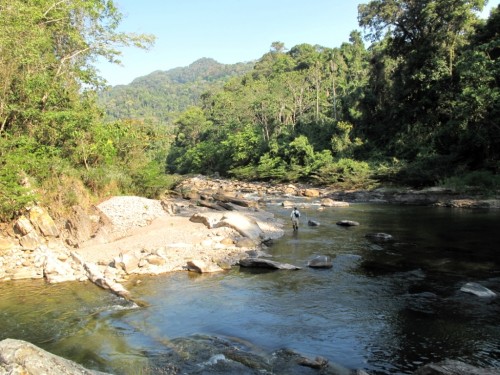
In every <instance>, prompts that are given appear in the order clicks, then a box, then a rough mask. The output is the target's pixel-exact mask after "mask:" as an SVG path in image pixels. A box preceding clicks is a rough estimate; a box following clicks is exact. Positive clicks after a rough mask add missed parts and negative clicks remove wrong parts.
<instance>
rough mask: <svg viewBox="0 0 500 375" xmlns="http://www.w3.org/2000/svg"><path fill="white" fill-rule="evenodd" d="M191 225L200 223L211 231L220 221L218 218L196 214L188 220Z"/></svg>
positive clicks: (201, 213)
mask: <svg viewBox="0 0 500 375" xmlns="http://www.w3.org/2000/svg"><path fill="white" fill-rule="evenodd" d="M189 221H191V222H193V223H201V224H203V225H205V226H206V227H207V228H208V229H213V228H215V227H216V225H217V224H218V223H219V221H220V216H214V215H209V214H207V213H203V212H197V213H195V214H194V215H192V216H191V217H190V218H189Z"/></svg>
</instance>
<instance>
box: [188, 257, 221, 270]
mask: <svg viewBox="0 0 500 375" xmlns="http://www.w3.org/2000/svg"><path fill="white" fill-rule="evenodd" d="M187 269H188V271H194V272H198V273H212V272H220V271H224V270H223V269H222V268H221V267H219V266H218V265H217V264H215V263H212V262H206V261H204V260H201V259H195V260H190V261H188V262H187Z"/></svg>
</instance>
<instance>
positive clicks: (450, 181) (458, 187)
mask: <svg viewBox="0 0 500 375" xmlns="http://www.w3.org/2000/svg"><path fill="white" fill-rule="evenodd" d="M439 185H440V186H443V187H447V188H451V189H453V190H455V191H457V192H461V193H484V194H491V193H496V192H497V191H498V189H499V188H500V176H498V175H496V174H494V173H492V172H490V171H484V170H483V171H472V172H468V173H464V174H461V175H457V176H452V177H448V178H444V179H443V180H441V181H440V182H439Z"/></svg>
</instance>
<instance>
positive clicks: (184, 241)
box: [0, 178, 494, 374]
mask: <svg viewBox="0 0 500 375" xmlns="http://www.w3.org/2000/svg"><path fill="white" fill-rule="evenodd" d="M303 197H310V199H304V198H303ZM332 197H335V196H334V195H332V193H331V192H327V190H326V189H325V190H322V189H311V188H309V187H303V186H296V185H283V186H275V185H271V184H269V185H268V184H253V185H247V184H243V183H239V182H234V181H224V180H209V179H204V178H194V179H191V180H189V181H187V182H186V184H185V185H183V186H181V187H179V190H178V191H176V192H175V193H173V194H172V195H171V196H170V197H168V198H165V199H163V200H148V199H145V198H141V197H113V198H110V199H108V200H106V201H104V202H101V203H100V204H98V205H96V207H95V212H93V215H88V214H86V215H80V225H79V226H77V225H76V223H77V222H76V219H75V220H74V221H71V223H72V225H74V229H73V230H72V234H73V237H69V236H68V233H67V232H65V231H64V230H63V229H61V228H63V227H62V226H61V225H60V224H59V223H57V224H56V222H54V223H53V224H55V225H56V229H57V230H58V231H59V232H55V231H54V235H52V236H51V235H50V231H49V230H48V228H50V227H51V226H50V225H47V222H45V225H42V224H41V222H38V221H36V215H33V217H31V215H30V216H29V217H28V218H27V219H28V220H29V221H30V223H31V224H30V225H31V226H32V227H33V228H34V230H35V231H36V233H39V231H40V228H44V233H45V234H44V235H43V240H44V241H46V242H44V243H43V244H41V245H38V248H37V249H35V250H23V253H25V254H26V255H29V254H31V256H35V255H36V256H40V257H41V256H42V254H43V252H42V249H44V248H45V250H46V251H47V252H46V253H45V254H46V256H48V250H47V249H49V250H50V251H53V250H54V249H55V248H56V246H55V245H56V244H57V243H59V245H61V243H62V245H64V247H65V249H66V250H64V249H61V251H60V252H59V253H58V255H57V258H56V259H57V260H58V261H59V262H61V263H57V264H59V265H60V264H72V265H74V267H75V268H77V269H81V268H80V266H79V265H78V264H79V263H76V262H74V261H73V259H74V257H80V259H81V261H82V262H83V263H84V264H87V267H88V268H89V267H90V265H91V264H93V265H95V266H96V267H97V269H98V270H100V274H101V275H103V276H105V277H107V279H108V280H115V281H117V282H120V281H121V280H122V279H126V278H127V277H128V275H133V274H139V273H141V272H144V273H148V274H149V273H154V272H156V271H158V272H170V271H161V270H168V269H170V270H171V271H172V270H179V271H188V270H190V269H189V264H193V261H196V260H204V263H205V265H209V264H213V263H215V264H217V265H218V266H219V267H220V268H219V269H216V270H220V269H224V267H230V266H231V265H230V263H231V262H233V261H234V260H236V259H238V257H239V256H249V255H254V254H255V253H256V252H257V251H258V250H259V247H258V246H257V244H260V245H261V246H262V249H264V250H265V246H266V243H265V242H263V241H262V240H264V239H265V237H266V235H265V234H266V233H273V230H275V232H274V233H275V235H277V236H279V235H280V233H282V232H280V230H281V231H282V230H283V228H285V229H286V226H284V225H289V224H288V223H280V222H279V221H278V220H276V218H274V217H272V216H271V215H269V213H268V212H266V202H270V203H271V204H273V205H276V204H279V205H282V206H283V207H288V204H293V202H297V201H299V202H307V203H305V204H304V208H306V207H307V209H306V211H307V210H310V211H312V210H316V209H317V210H321V211H322V212H319V211H318V214H326V213H328V211H329V209H328V208H327V205H332V206H333V205H336V204H337V205H349V204H350V202H348V201H347V198H346V199H345V200H343V201H340V200H339V201H336V200H334V199H333V198H332ZM311 202H314V204H312V205H311V204H310V203H311ZM236 203H238V204H236ZM379 203H381V202H379ZM383 203H388V202H383ZM230 208H231V209H230ZM353 208H355V207H353ZM377 209H378V207H377ZM452 210H454V208H453V209H452ZM459 210H462V209H459ZM279 211H283V210H282V208H279ZM338 211H343V210H336V209H334V212H338ZM439 211H440V212H443V211H445V212H447V210H439ZM34 212H36V210H35V211H34ZM39 213H40V212H39ZM231 217H232V218H235V217H239V218H241V217H244V218H247V219H249V221H245V222H246V223H247V226H248V227H247V228H246V230H244V229H245V228H242V227H239V228H240V231H238V230H237V229H235V228H237V227H235V226H229V223H230V222H229V221H226V220H228V219H230V218H231ZM85 218H87V219H88V220H86V219H85ZM223 218H225V219H223ZM355 219H357V218H355ZM31 220H33V221H31ZM223 221H225V222H224V223H222V222H223ZM85 222H87V224H88V225H84V224H85ZM360 222H361V220H360ZM36 223H38V224H36ZM232 223H234V222H232ZM322 223H323V224H325V225H321V226H320V227H319V228H304V231H303V232H301V235H302V234H305V233H306V232H307V231H308V230H309V231H311V230H312V231H314V232H315V233H316V231H317V230H318V229H320V230H321V229H323V228H327V227H328V226H327V225H326V224H327V222H326V221H325V222H322ZM254 224H257V226H258V227H259V229H260V232H252V231H249V230H248V229H249V228H251V229H257V228H256V227H255V225H254ZM364 224H367V223H364V222H362V226H361V228H364ZM266 225H267V226H268V227H266ZM19 226H21V224H19ZM77 227H78V231H77V230H76V228H77ZM270 228H273V229H272V230H271V229H270ZM18 229H19V228H18ZM25 229H26V228H25ZM90 229H92V231H90ZM87 230H88V231H89V232H90V233H92V236H90V237H89V238H87V239H84V238H85V236H84V232H85V231H87ZM341 230H342V231H343V232H346V233H347V232H348V233H352V232H353V231H352V230H350V229H349V230H344V229H341ZM56 233H57V235H58V236H59V237H56V236H55V234H56ZM388 233H390V232H388ZM255 234H257V236H254V235H255ZM260 234H262V237H261V236H260ZM77 235H78V236H79V238H80V240H79V242H76V238H77ZM22 237H23V236H21V235H19V237H18V241H21V238H22ZM32 237H33V235H32ZM40 237H42V235H40ZM251 238H254V239H257V238H258V239H259V241H257V242H253V241H252V240H251ZM248 239H250V241H251V242H248V241H247V240H248ZM302 239H303V240H304V239H305V238H304V237H302ZM24 240H26V238H24ZM71 241H75V242H72V243H77V245H76V246H70V245H69V242H71ZM281 242H282V241H280V243H281ZM342 242H345V241H342ZM19 243H20V242H19ZM23 244H27V241H23ZM302 244H303V242H302V241H301V246H302ZM62 245H61V246H62ZM275 245H278V244H275ZM400 245H401V244H400ZM401 246H404V244H403V245H401ZM439 248H440V249H441V247H439ZM380 251H381V250H380V249H379V250H375V251H374V252H372V253H371V254H379V253H380ZM286 252H287V253H288V249H287V250H286ZM393 252H394V248H393V249H392V250H391V252H390V253H391V258H390V259H389V260H394V259H395V258H394V254H393ZM273 254H275V252H273ZM349 254H351V253H350V252H349ZM52 257H53V256H52ZM228 259H230V260H229V261H228ZM231 259H232V260H231ZM303 259H305V257H303ZM344 259H346V258H344ZM348 259H351V258H348ZM340 260H342V258H340ZM2 261H3V260H2ZM176 262H177V263H176ZM198 264H199V265H201V264H200V263H198ZM339 264H341V263H339ZM391 264H392V263H391ZM27 265H29V263H28V261H26V264H25V265H24V266H23V264H22V262H21V263H20V266H23V267H25V266H27ZM48 265H50V262H48V261H47V262H46V263H44V264H43V271H42V277H45V278H46V279H47V281H49V282H52V281H50V280H53V277H54V275H55V273H50V272H49V271H50V269H49V268H48V267H47V266H48ZM221 266H222V267H221ZM16 267H17V266H16ZM69 268H70V269H69V270H67V271H68V274H70V272H73V274H76V273H77V272H76V270H71V269H72V266H71V267H69ZM90 268H91V267H90ZM114 269H116V270H117V271H115V270H114ZM146 270H148V271H147V272H146ZM191 270H193V271H195V270H194V269H191ZM153 271H154V272H153ZM338 271H339V270H338V269H337V270H336V272H334V273H332V275H333V274H335V275H336V274H337V273H338ZM82 272H86V270H85V268H84V267H83V271H82ZM113 272H114V273H113ZM196 272H199V270H196ZM304 272H305V271H304ZM242 273H244V271H243V272H242ZM301 273H302V271H301ZM296 274H297V275H299V272H297V273H296ZM317 274H319V275H327V273H325V272H322V273H319V272H318V273H317ZM81 275H82V277H84V276H86V275H85V274H84V273H82V274H81ZM257 275H259V276H256V277H255V278H253V279H252V281H251V284H255V283H257V282H259V281H260V280H262V279H263V278H264V277H262V276H264V275H260V274H257ZM282 275H283V273H281V272H280V273H279V276H282ZM419 275H420V274H419V273H417V274H416V276H415V275H414V274H410V276H411V277H420V276H419ZM174 276H175V275H174ZM179 276H182V275H179ZM216 277H217V276H216ZM221 277H224V279H226V277H225V275H224V276H221ZM139 279H142V281H143V282H142V283H138V284H135V281H136V280H139ZM196 279H198V280H207V281H208V280H209V279H214V278H213V277H209V278H205V277H202V278H198V277H196ZM403 279H404V280H406V277H403ZM82 280H83V279H82ZM87 280H88V278H87ZM155 280H157V279H155ZM132 281H133V283H134V288H132V287H131V290H135V291H136V292H137V295H138V297H139V298H140V297H141V295H142V296H145V294H144V293H142V292H143V291H144V290H143V289H141V288H142V287H143V285H145V284H146V282H145V281H146V279H145V278H141V277H136V276H134V277H133V278H131V279H130V282H129V283H124V285H132ZM94 282H96V283H100V282H102V279H96V280H95V281H94ZM348 284H350V285H351V284H352V279H349V281H348ZM5 285H6V286H7V285H9V284H5ZM285 285H288V284H287V283H285ZM328 285H331V284H328ZM365 285H368V284H363V286H362V287H361V288H360V290H363V291H364V290H365ZM338 287H339V284H338V283H335V288H338ZM84 288H85V289H86V290H87V287H86V286H85V287H84ZM226 288H228V285H226ZM58 289H59V288H58ZM61 289H63V288H61ZM178 289H182V293H186V294H188V293H187V292H186V291H184V289H183V288H182V287H181V288H178ZM88 290H92V289H91V288H89V289H88ZM209 290H210V291H211V292H212V291H215V290H216V288H209ZM319 290H321V288H319ZM419 290H420V289H419ZM139 291H140V292H139ZM211 292H210V293H211ZM243 295H244V293H243ZM346 295H347V296H349V295H350V294H349V293H346ZM419 297H420V294H418V293H417V294H416V295H415V296H413V295H408V296H407V297H405V298H411V299H412V300H413V298H419ZM423 297H425V295H423ZM155 298H156V297H155ZM179 298H180V297H179ZM337 298H338V296H337ZM158 299H162V298H158ZM176 299H177V298H176ZM348 299H349V300H352V298H350V297H349V298H348ZM223 300H224V301H226V300H227V299H226V298H224V299H223ZM318 300H324V299H322V298H319V299H318ZM434 301H436V300H435V299H434V298H433V299H432V300H431V302H432V303H434ZM234 302H235V301H233V304H234ZM261 302H262V301H261ZM449 302H450V301H448V302H445V301H442V302H441V303H443V304H447V303H449ZM24 303H26V302H24ZM127 305H131V304H130V303H127ZM237 305H238V306H243V304H237ZM282 305H284V306H288V305H287V303H286V302H285V303H283V304H282ZM341 305H342V306H345V305H344V304H341ZM220 306H221V305H217V309H216V310H217V311H219V307H220ZM153 308H154V305H150V306H149V308H148V309H137V310H136V309H135V308H134V311H145V312H147V313H148V314H150V313H151V310H153ZM195 308H196V307H195V306H193V305H191V304H189V309H195ZM163 310H165V309H163ZM300 311H301V312H302V311H306V310H304V309H302V308H301V309H300ZM202 316H203V317H207V315H206V314H203V315H202ZM252 316H253V315H252ZM253 317H254V319H253V320H252V321H254V320H255V321H257V322H260V319H256V318H255V316H253ZM348 319H349V320H348V322H349V324H350V323H351V319H352V315H350V314H349V317H348ZM139 320H140V321H142V320H141V319H139ZM196 320H198V319H196ZM168 321H170V320H168ZM372 323H373V321H372V320H370V326H371V325H372ZM259 324H260V323H259ZM295 326H296V325H295ZM334 330H335V329H334ZM335 331H336V330H335ZM120 332H121V331H120ZM236 336H238V337H240V336H241V335H236ZM328 342H330V341H328ZM223 344H224V347H225V348H226V350H225V351H222V349H220V348H217V349H216V351H215V352H214V355H217V358H221V360H220V364H219V365H220V366H222V365H223V364H224V366H228V365H227V363H228V362H230V361H229V359H230V360H235V361H236V362H238V361H237V360H238V359H241V360H244V359H245V358H248V353H246V352H240V351H238V350H236V349H234V350H233V347H229V349H227V348H228V346H227V343H223ZM209 346H210V347H211V346H214V341H213V340H212V339H210V340H209ZM215 346H216V345H215ZM383 347H384V348H385V347H386V346H383ZM237 348H239V347H237ZM6 350H7V349H6ZM17 350H18V349H16V351H17ZM27 350H30V351H32V350H33V348H31V347H28V348H27ZM203 350H204V352H205V351H206V348H204V349H203ZM221 353H223V356H222V357H221ZM234 353H237V354H238V353H241V356H238V357H235V356H234ZM285 354H286V353H285ZM0 357H2V355H1V354H0ZM10 358H14V357H13V356H11V357H10ZM273 358H275V357H274V356H273ZM276 358H282V357H279V356H278V357H276ZM296 360H300V361H301V364H300V366H304V364H305V365H306V367H307V366H311V367H312V368H314V369H317V370H318V373H330V372H328V367H327V366H326V365H327V363H326V362H325V361H323V360H321V358H319V360H311V359H308V358H296V356H293V357H290V356H288V354H287V355H286V358H285V360H284V362H280V366H282V364H283V363H285V362H286V363H287V364H290V363H293V364H294V365H296ZM258 361H259V362H258V363H261V362H262V363H263V364H265V363H267V365H266V366H269V362H266V361H267V358H264V359H262V361H260V359H258ZM280 361H281V359H280ZM0 362H1V361H0ZM238 363H239V362H238ZM245 363H246V362H245ZM252 363H254V362H252ZM168 365H169V366H170V364H168ZM332 365H334V364H333V363H332ZM263 366H264V365H263ZM460 366H463V365H460ZM352 367H354V366H352ZM0 368H1V366H0ZM263 368H264V367H263ZM265 368H267V367H265ZM279 368H281V367H279ZM300 368H302V367H300ZM308 370H309V369H307V370H304V371H308ZM297 371H300V370H297ZM311 371H314V370H311ZM491 371H494V370H491ZM0 373H1V370H0ZM270 373H271V372H270ZM297 373H301V372H297ZM331 373H333V374H337V373H338V372H335V371H334V370H333V369H332V372H331ZM345 373H351V372H347V371H346V372H345ZM352 373H354V371H353V372H352ZM357 373H363V372H361V370H359V372H357ZM477 373H480V372H477ZM482 373H484V374H486V373H491V372H487V370H485V372H482ZM493 373H494V372H493Z"/></svg>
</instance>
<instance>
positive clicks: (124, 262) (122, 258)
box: [113, 252, 139, 275]
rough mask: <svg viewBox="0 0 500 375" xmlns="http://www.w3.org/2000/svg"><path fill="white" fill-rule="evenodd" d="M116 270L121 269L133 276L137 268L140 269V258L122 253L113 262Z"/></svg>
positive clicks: (132, 254) (130, 253) (131, 253)
mask: <svg viewBox="0 0 500 375" xmlns="http://www.w3.org/2000/svg"><path fill="white" fill-rule="evenodd" d="M113 263H114V266H115V268H121V269H122V270H124V271H125V273H127V274H128V275H130V274H132V273H133V272H134V271H135V270H137V268H139V258H138V257H136V256H135V254H134V253H133V252H129V253H125V254H123V253H120V255H118V256H117V257H116V258H115V259H114V260H113Z"/></svg>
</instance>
